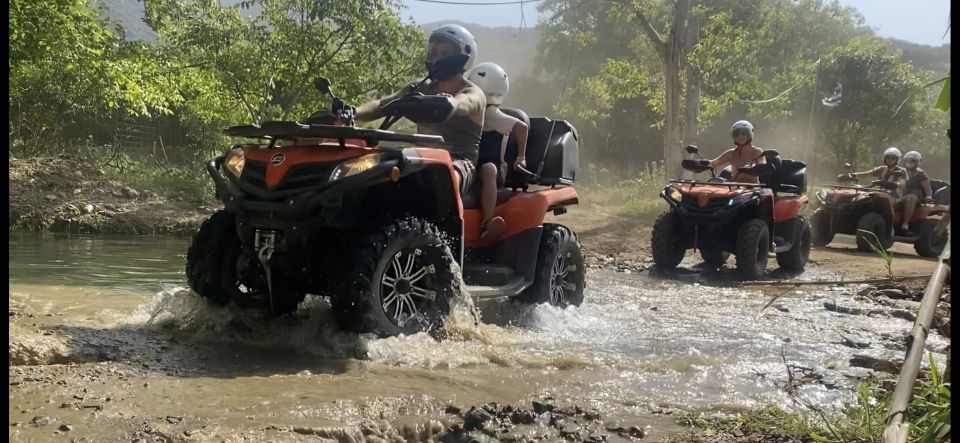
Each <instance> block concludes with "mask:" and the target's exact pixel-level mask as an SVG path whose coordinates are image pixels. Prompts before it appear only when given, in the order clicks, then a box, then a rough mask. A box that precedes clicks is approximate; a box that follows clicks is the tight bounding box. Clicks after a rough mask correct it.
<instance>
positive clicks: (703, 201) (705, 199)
mask: <svg viewBox="0 0 960 443" xmlns="http://www.w3.org/2000/svg"><path fill="white" fill-rule="evenodd" d="M709 202H710V193H709V192H701V193H700V195H698V196H697V206H700V207H701V208H702V207H705V206H707V203H709Z"/></svg>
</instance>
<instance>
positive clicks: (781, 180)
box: [651, 145, 810, 279]
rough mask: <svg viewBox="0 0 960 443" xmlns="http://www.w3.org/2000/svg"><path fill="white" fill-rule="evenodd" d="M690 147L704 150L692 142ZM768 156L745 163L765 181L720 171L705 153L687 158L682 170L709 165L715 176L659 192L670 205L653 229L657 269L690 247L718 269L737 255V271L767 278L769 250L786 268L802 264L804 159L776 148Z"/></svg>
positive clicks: (806, 248)
mask: <svg viewBox="0 0 960 443" xmlns="http://www.w3.org/2000/svg"><path fill="white" fill-rule="evenodd" d="M686 150H687V152H689V153H692V154H697V155H699V153H700V152H699V149H697V147H696V146H693V145H690V146H687V147H686ZM762 155H763V156H765V157H766V160H767V164H766V165H763V164H761V165H756V166H753V167H752V168H744V169H743V170H745V171H753V172H754V173H755V174H756V175H758V176H759V177H760V178H761V180H760V181H761V183H760V184H754V183H737V182H730V181H727V179H725V178H722V177H718V176H716V174H715V172H714V169H713V168H712V167H711V166H710V164H709V162H708V161H707V160H705V159H703V158H702V156H701V160H699V161H697V160H684V161H683V163H682V166H683V168H684V169H687V170H691V171H694V172H703V171H706V170H709V171H710V173H711V176H712V178H711V179H710V180H708V181H706V182H702V181H693V180H671V181H670V185H668V186H667V187H666V188H664V189H663V191H662V192H661V193H660V196H661V197H662V198H663V199H664V200H666V201H667V203H668V204H669V205H670V209H669V210H668V211H667V212H665V213H663V214H662V215H660V217H659V218H657V221H656V223H655V224H654V227H653V237H652V239H651V243H652V249H653V260H654V262H655V263H656V264H657V266H658V267H660V268H666V269H669V268H673V267H675V266H677V265H678V264H680V261H681V260H682V259H683V256H684V254H685V252H686V250H687V249H699V250H700V254H701V255H702V256H703V259H704V261H705V262H706V263H707V264H708V265H709V266H711V267H714V268H716V267H719V266H721V265H722V264H723V263H724V262H726V260H727V258H728V257H729V255H730V254H731V253H733V254H734V255H735V256H736V261H737V271H738V272H739V273H740V274H741V276H743V277H744V278H748V279H758V278H760V277H762V276H763V274H764V272H765V271H766V268H767V258H768V254H769V253H770V252H775V253H776V255H777V262H778V263H779V264H780V267H781V268H782V269H784V270H788V271H802V270H803V269H804V267H805V266H806V264H807V260H808V258H809V257H810V227H809V225H808V224H807V221H806V219H805V218H804V217H803V216H801V215H799V212H800V209H801V208H802V207H803V205H805V204H806V203H807V197H806V196H805V195H803V194H804V192H805V191H806V164H805V163H803V162H800V161H795V160H781V159H780V155H779V154H778V153H777V151H775V150H766V151H763V154H762ZM758 158H759V157H758Z"/></svg>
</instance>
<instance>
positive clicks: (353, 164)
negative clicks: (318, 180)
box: [330, 153, 383, 181]
mask: <svg viewBox="0 0 960 443" xmlns="http://www.w3.org/2000/svg"><path fill="white" fill-rule="evenodd" d="M382 158H383V154H381V153H377V154H367V155H364V156H360V157H357V158H355V159H352V160H347V161H345V162H343V163H340V165H338V166H337V167H336V169H334V170H333V173H332V174H330V181H334V180H340V179H342V178H347V177H349V176H351V175H357V174H359V173H361V172H363V171H366V170H367V169H370V168H372V167H374V166H376V165H378V164H379V163H380V160H381V159H382Z"/></svg>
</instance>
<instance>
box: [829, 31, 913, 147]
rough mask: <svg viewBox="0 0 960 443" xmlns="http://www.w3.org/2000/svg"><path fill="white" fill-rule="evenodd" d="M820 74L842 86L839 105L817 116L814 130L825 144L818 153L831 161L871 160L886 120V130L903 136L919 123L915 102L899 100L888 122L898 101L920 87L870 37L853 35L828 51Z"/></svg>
mask: <svg viewBox="0 0 960 443" xmlns="http://www.w3.org/2000/svg"><path fill="white" fill-rule="evenodd" d="M822 77H823V78H825V79H828V80H829V82H831V83H832V82H840V83H841V84H842V85H843V102H842V104H841V105H840V106H838V107H836V108H833V109H829V110H828V111H827V112H824V113H822V114H821V121H820V122H819V124H818V128H819V131H818V133H817V136H818V140H819V142H820V143H819V145H820V146H824V147H826V148H827V149H826V152H820V153H819V155H824V156H827V158H828V159H832V160H833V161H834V162H836V164H839V163H842V162H844V161H851V162H856V163H857V164H860V165H866V164H873V163H874V162H875V161H876V158H877V149H878V148H879V147H880V145H879V144H880V143H881V142H882V141H881V139H880V138H881V136H882V135H883V134H884V132H885V129H887V124H888V122H889V124H890V125H891V127H890V128H889V132H891V133H893V134H898V133H899V134H906V133H909V132H910V129H911V128H912V127H913V126H914V125H915V124H917V123H918V121H919V117H920V116H919V113H918V110H917V106H918V105H917V102H916V101H908V102H906V103H904V106H903V108H902V109H900V112H899V113H898V114H897V117H896V119H894V120H893V121H890V116H891V115H893V113H894V112H895V111H896V110H897V108H898V107H899V106H900V104H901V102H902V101H903V99H904V98H905V97H907V96H908V95H910V94H912V93H913V92H914V91H915V90H916V89H917V87H918V86H920V85H921V79H920V77H919V75H918V73H917V72H916V71H915V70H914V69H913V68H912V67H911V66H910V65H909V64H907V63H904V62H902V61H900V57H899V54H898V53H896V52H894V51H891V50H889V48H888V45H887V44H886V43H884V42H883V41H881V40H880V39H878V38H876V37H873V36H864V37H860V38H857V39H854V40H852V41H850V42H849V43H848V44H847V45H845V46H843V47H840V48H838V49H836V50H835V51H834V52H832V53H831V54H829V55H828V56H827V57H826V59H825V61H824V66H823V75H822Z"/></svg>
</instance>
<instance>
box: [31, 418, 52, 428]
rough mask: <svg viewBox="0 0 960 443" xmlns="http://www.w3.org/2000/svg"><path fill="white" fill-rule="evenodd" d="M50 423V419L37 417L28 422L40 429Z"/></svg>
mask: <svg viewBox="0 0 960 443" xmlns="http://www.w3.org/2000/svg"><path fill="white" fill-rule="evenodd" d="M51 421H53V419H51V418H50V417H41V416H37V417H33V420H30V423H33V425H34V426H37V427H40V426H46V425H49V424H50V422H51Z"/></svg>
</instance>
